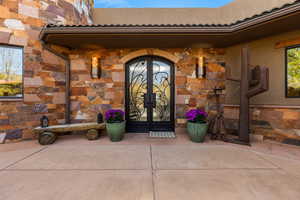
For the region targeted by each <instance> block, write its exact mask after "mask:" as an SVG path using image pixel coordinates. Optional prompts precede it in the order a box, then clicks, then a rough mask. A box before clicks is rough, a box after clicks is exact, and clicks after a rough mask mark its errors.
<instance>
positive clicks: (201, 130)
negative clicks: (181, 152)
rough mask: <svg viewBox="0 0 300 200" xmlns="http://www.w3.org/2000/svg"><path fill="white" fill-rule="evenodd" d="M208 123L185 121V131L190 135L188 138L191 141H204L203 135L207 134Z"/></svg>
mask: <svg viewBox="0 0 300 200" xmlns="http://www.w3.org/2000/svg"><path fill="white" fill-rule="evenodd" d="M207 129H208V124H207V123H204V124H199V123H193V122H188V123H187V131H188V134H189V136H190V139H191V140H192V141H193V142H197V143H201V142H204V140H205V136H206V134H207Z"/></svg>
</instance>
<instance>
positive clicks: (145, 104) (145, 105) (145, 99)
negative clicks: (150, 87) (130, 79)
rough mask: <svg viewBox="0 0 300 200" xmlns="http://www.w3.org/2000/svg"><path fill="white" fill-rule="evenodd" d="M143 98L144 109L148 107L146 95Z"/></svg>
mask: <svg viewBox="0 0 300 200" xmlns="http://www.w3.org/2000/svg"><path fill="white" fill-rule="evenodd" d="M143 97H144V108H146V107H148V95H147V93H144V95H143Z"/></svg>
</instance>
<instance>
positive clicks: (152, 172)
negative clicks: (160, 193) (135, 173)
mask: <svg viewBox="0 0 300 200" xmlns="http://www.w3.org/2000/svg"><path fill="white" fill-rule="evenodd" d="M150 163H151V180H152V189H153V200H156V199H157V198H156V188H155V180H154V179H155V170H154V167H153V156H152V145H151V144H150Z"/></svg>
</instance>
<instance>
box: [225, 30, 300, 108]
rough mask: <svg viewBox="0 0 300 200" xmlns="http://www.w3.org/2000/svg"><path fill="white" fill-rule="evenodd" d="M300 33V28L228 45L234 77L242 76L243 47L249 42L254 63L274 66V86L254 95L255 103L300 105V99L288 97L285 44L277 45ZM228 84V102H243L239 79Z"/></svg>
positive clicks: (253, 101) (228, 64)
mask: <svg viewBox="0 0 300 200" xmlns="http://www.w3.org/2000/svg"><path fill="white" fill-rule="evenodd" d="M299 35H300V31H294V32H289V33H285V34H280V35H276V36H272V37H268V38H264V39H261V40H256V41H252V42H249V43H245V44H240V45H236V46H233V47H230V48H227V49H226V52H227V54H226V64H227V68H228V69H229V71H230V72H229V73H230V75H229V76H231V77H234V78H239V77H240V69H241V68H240V66H241V48H242V47H243V46H249V49H250V55H251V58H250V62H251V64H252V65H254V66H256V65H260V66H265V67H268V68H269V70H270V90H269V91H267V92H265V93H263V94H260V95H258V96H256V97H254V98H252V99H251V104H264V105H284V106H288V105H295V106H297V105H298V106H299V105H300V103H299V101H300V99H297V98H286V97H285V47H281V48H277V47H276V44H277V43H280V42H282V41H285V40H293V39H295V38H299ZM226 87H227V91H226V103H228V104H239V94H240V91H239V83H235V82H231V81H227V82H226Z"/></svg>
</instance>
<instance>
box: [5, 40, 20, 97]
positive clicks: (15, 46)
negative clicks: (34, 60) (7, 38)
mask: <svg viewBox="0 0 300 200" xmlns="http://www.w3.org/2000/svg"><path fill="white" fill-rule="evenodd" d="M0 47H9V48H14V49H21V50H22V62H21V63H22V97H17V96H8V97H6V96H0V101H23V100H24V71H25V70H24V46H21V45H11V44H3V43H0Z"/></svg>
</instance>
